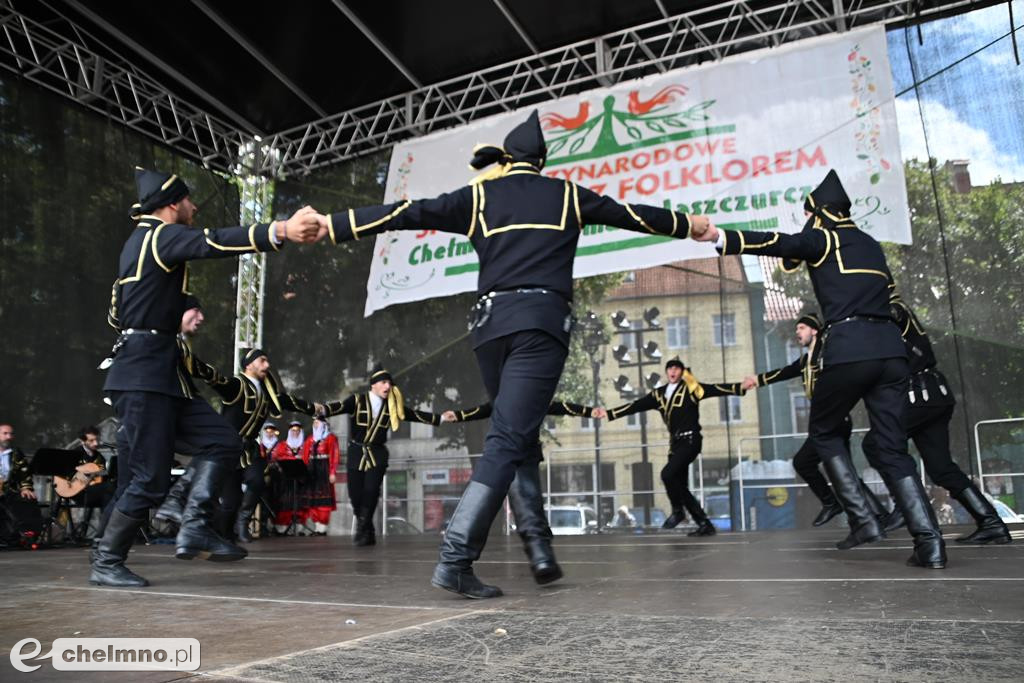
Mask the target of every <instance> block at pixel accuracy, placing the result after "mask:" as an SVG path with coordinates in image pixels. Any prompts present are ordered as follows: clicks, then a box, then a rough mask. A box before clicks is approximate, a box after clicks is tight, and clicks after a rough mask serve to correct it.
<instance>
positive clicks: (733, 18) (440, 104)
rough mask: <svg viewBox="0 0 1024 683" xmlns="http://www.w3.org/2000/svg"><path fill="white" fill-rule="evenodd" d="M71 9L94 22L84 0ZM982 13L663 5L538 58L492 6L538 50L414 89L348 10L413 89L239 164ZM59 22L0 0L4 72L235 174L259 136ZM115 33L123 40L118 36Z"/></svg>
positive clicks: (954, 3) (952, 4)
mask: <svg viewBox="0 0 1024 683" xmlns="http://www.w3.org/2000/svg"><path fill="white" fill-rule="evenodd" d="M67 2H68V3H69V4H70V5H71V6H72V7H74V8H76V9H78V10H79V11H81V12H84V13H87V14H89V10H88V8H87V7H85V6H83V5H82V4H81V3H78V2H76V1H75V0H67ZM335 4H336V5H338V7H339V9H341V10H342V11H345V12H346V16H349V15H350V14H352V13H351V11H350V10H348V8H347V6H346V5H345V4H344V3H342V2H340V0H335ZM977 4H978V3H977V2H976V1H975V0H935V1H933V2H928V3H927V5H926V6H925V3H922V2H919V1H918V0H724V1H723V2H720V3H718V4H715V5H711V6H707V7H699V8H696V9H693V10H690V11H687V12H683V13H681V14H675V15H668V13H667V11H665V9H664V5H662V4H661V3H659V7H660V8H661V9H662V13H663V14H664V15H665V16H664V17H663V18H662V19H659V20H657V21H652V22H648V23H645V24H641V25H637V26H633V27H630V28H628V29H624V30H621V31H616V32H614V33H608V34H606V35H602V36H599V37H597V38H594V39H590V40H584V41H579V42H576V43H572V44H569V45H563V46H561V47H558V48H555V49H551V50H547V51H544V52H538V51H536V48H535V46H534V45H533V43H532V41H530V40H529V36H527V35H525V33H524V31H523V28H522V26H520V25H519V24H518V23H517V22H515V21H514V18H513V17H511V16H510V14H509V13H508V11H507V8H505V6H504V5H503V4H500V3H499V8H501V9H503V14H505V16H506V18H507V19H508V20H509V21H510V24H511V25H512V27H513V28H514V30H516V31H517V32H518V33H519V34H520V35H521V36H523V38H524V41H527V44H529V45H530V47H531V49H532V50H533V54H531V55H529V56H528V57H524V58H522V59H516V60H512V61H508V62H505V63H503V64H498V65H496V66H492V67H490V68H486V69H481V70H478V71H473V72H470V73H465V74H462V75H460V76H457V77H455V78H451V79H449V80H446V81H443V82H440V83H432V84H420V83H419V81H417V80H416V79H415V77H414V76H413V75H412V74H411V73H409V72H408V69H406V68H405V67H404V65H402V64H401V63H400V62H397V58H396V57H395V56H394V55H393V54H392V53H391V52H390V51H388V50H387V48H386V47H385V46H384V44H383V43H382V42H381V41H380V40H379V39H378V38H377V37H376V36H374V35H373V34H372V33H371V32H370V31H369V29H368V28H367V27H366V26H365V25H363V24H362V23H361V22H359V21H358V17H355V15H354V14H352V16H350V17H349V18H350V19H351V20H352V21H353V22H354V23H356V25H357V26H358V27H359V28H360V30H362V31H363V32H364V33H365V34H367V37H368V38H369V39H370V40H371V41H372V42H373V43H374V45H376V46H377V48H378V49H379V50H380V51H381V52H382V53H383V54H384V55H385V56H386V57H388V58H389V59H391V60H392V61H393V62H394V63H395V64H396V67H397V68H399V69H400V70H401V71H402V72H403V73H404V74H406V76H407V78H408V79H409V80H410V83H411V84H412V85H414V88H413V89H412V90H409V91H407V92H405V93H402V94H399V95H395V96H393V97H388V98H385V99H382V100H378V101H376V102H372V103H369V104H365V105H362V106H359V107H355V108H353V109H349V110H346V111H341V112H337V113H333V114H330V115H328V116H323V117H321V118H319V119H316V120H314V121H310V122H309V123H307V124H304V125H301V126H296V127H294V128H290V129H288V130H284V131H280V132H277V133H273V134H269V135H265V136H264V143H265V144H266V145H268V146H269V147H270V148H272V149H274V150H275V151H276V152H278V153H277V154H273V155H269V154H268V155H264V156H262V157H260V159H259V160H258V165H257V166H255V167H247V168H246V172H247V173H253V174H256V175H264V176H268V177H272V178H273V177H282V176H284V175H288V174H303V173H308V172H309V171H311V170H313V169H315V168H320V167H323V166H329V165H331V164H336V163H339V162H341V161H345V160H347V159H351V158H353V157H356V156H359V155H362V154H368V153H371V152H374V151H377V150H379V149H382V148H385V147H388V146H390V145H393V144H394V143H396V142H399V141H401V140H404V139H407V138H411V137H416V136H419V135H424V134H426V133H429V132H432V131H435V130H439V129H442V128H445V127H449V126H457V125H461V124H464V123H467V122H469V121H472V120H475V119H479V118H483V117H485V116H490V115H493V114H497V113H501V112H504V111H511V110H514V109H517V108H520V107H525V106H529V105H533V104H537V103H540V102H544V101H548V100H552V99H555V98H558V97H563V96H565V95H570V94H573V93H576V92H581V91H585V90H588V89H592V88H597V87H607V86H609V85H611V84H614V83H617V82H620V81H622V80H626V79H630V78H638V77H641V76H644V75H647V74H651V73H656V72H664V71H667V70H670V69H675V68H680V67H683V66H687V65H691V64H697V63H701V62H705V61H713V60H718V59H722V58H723V57H726V56H728V55H732V54H738V53H741V52H746V51H750V50H755V49H760V48H765V47H774V46H778V45H781V44H783V43H787V42H791V41H794V40H798V39H801V38H807V37H810V36H814V35H821V34H826V33H833V32H836V31H846V30H849V29H851V28H854V27H857V26H864V25H867V24H870V23H876V22H883V23H885V24H893V23H900V22H904V21H909V20H913V21H918V20H924V19H928V18H929V17H934V16H936V15H939V14H944V13H949V12H954V11H958V10H960V11H962V10H966V9H970V8H973V7H975V6H977ZM93 18H94V20H95V21H98V22H99V21H102V20H101V19H100V18H98V17H95V16H94V17H93ZM61 21H64V22H66V23H67V24H70V25H71V27H72V28H73V33H74V35H75V38H74V39H69V38H67V37H65V35H63V34H61V33H58V32H57V31H55V30H52V29H50V28H48V27H47V26H44V25H43V24H40V23H38V22H35V21H33V20H31V19H29V18H27V17H26V16H24V15H23V14H21V13H19V12H18V11H17V10H16V9H15V8H14V6H13V4H12V0H3V5H2V6H0V27H2V28H3V33H4V40H3V41H2V42H0V66H2V67H4V68H6V69H8V70H10V71H12V72H14V73H16V74H18V75H19V76H20V77H22V78H26V79H28V80H31V81H33V82H34V83H37V84H39V85H41V86H43V87H45V88H47V89H49V90H51V91H53V92H57V93H59V94H61V95H63V96H65V97H68V98H70V99H72V100H74V101H75V102H78V103H79V104H81V105H83V106H86V107H88V108H90V109H92V110H94V111H96V112H99V113H100V114H103V115H104V116H107V117H109V118H111V119H113V120H115V121H117V122H119V123H122V124H124V125H126V126H128V127H130V128H132V129H133V130H136V131H138V132H140V133H142V134H144V135H146V136H148V137H150V138H153V139H155V140H158V141H160V142H162V143H163V144H165V145H167V146H169V147H172V148H173V149H175V150H176V151H178V152H179V153H181V154H183V155H185V156H187V157H189V158H191V159H195V160H197V161H199V162H201V163H202V164H203V165H204V166H207V167H209V168H214V169H217V170H221V171H226V172H233V171H234V169H236V168H237V167H239V165H240V164H245V163H246V160H245V159H243V158H242V156H241V155H240V152H239V150H240V149H242V148H243V147H244V146H245V144H246V143H247V142H248V141H250V140H252V139H253V138H254V136H255V135H256V131H255V129H254V128H253V127H252V126H251V125H250V124H248V122H246V121H245V120H244V119H242V118H241V117H240V116H239V115H238V114H237V113H235V112H232V111H230V110H229V109H227V108H226V107H224V106H223V105H222V104H221V103H219V102H218V100H217V98H216V96H215V95H213V94H211V93H207V92H205V91H202V90H200V89H199V88H198V87H197V86H195V85H191V86H189V87H190V88H191V89H192V91H193V92H192V95H193V96H194V99H193V100H189V99H187V98H185V97H183V96H181V95H180V94H175V93H172V92H171V91H170V90H169V89H168V88H166V87H164V86H163V85H161V83H160V82H159V81H158V80H157V79H155V78H153V77H150V76H148V75H147V74H145V73H143V72H142V71H141V70H140V69H139V68H137V67H136V66H134V65H133V64H132V63H131V62H130V61H129V60H127V59H124V58H122V57H119V56H117V55H116V54H115V53H113V52H112V51H111V50H110V49H109V47H107V46H106V45H103V44H101V43H100V41H99V40H98V39H96V38H93V37H92V36H90V35H89V34H88V32H87V31H85V30H84V29H82V28H80V27H77V26H76V25H75V24H74V22H73V21H72V20H71V19H69V18H67V17H61ZM107 29H108V30H110V31H116V29H114V28H113V27H107ZM118 37H119V38H120V39H121V40H122V41H125V42H127V43H130V41H131V38H130V37H128V36H125V35H123V34H119V35H118ZM152 59H155V58H152ZM152 59H151V61H152ZM162 70H163V71H164V72H165V73H168V74H171V75H174V73H175V72H174V70H173V68H172V67H171V66H170V65H162ZM289 84H290V82H289ZM290 85H292V84H290ZM292 87H294V86H293V85H292ZM307 99H308V98H307ZM197 100H199V101H202V102H204V103H207V104H211V106H213V107H214V108H215V109H217V110H218V111H220V112H221V114H222V115H223V116H222V117H218V116H216V115H214V114H211V113H209V112H208V111H206V109H204V107H203V106H200V105H198V104H196V103H195V102H196V101H197ZM226 119H227V120H230V121H231V123H229V122H228V121H227V120H226Z"/></svg>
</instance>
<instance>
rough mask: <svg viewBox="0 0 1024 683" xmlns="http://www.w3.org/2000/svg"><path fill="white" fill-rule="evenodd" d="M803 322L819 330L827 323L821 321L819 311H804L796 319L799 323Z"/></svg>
mask: <svg viewBox="0 0 1024 683" xmlns="http://www.w3.org/2000/svg"><path fill="white" fill-rule="evenodd" d="M801 323H803V324H804V325H807V327H810V328H812V329H815V330H818V331H819V332H821V328H823V327H824V326H825V324H824V323H823V322H821V317H819V316H818V314H817V313H804V314H803V315H802V316H800V318H799V319H797V321H796V324H797V325H799V324H801Z"/></svg>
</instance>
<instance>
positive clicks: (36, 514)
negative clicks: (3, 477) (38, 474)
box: [0, 487, 43, 543]
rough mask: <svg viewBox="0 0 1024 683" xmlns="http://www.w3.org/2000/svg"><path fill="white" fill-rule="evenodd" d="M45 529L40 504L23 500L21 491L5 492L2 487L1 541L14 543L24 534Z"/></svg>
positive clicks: (0, 489) (0, 500) (26, 499)
mask: <svg viewBox="0 0 1024 683" xmlns="http://www.w3.org/2000/svg"><path fill="white" fill-rule="evenodd" d="M42 529H43V515H42V513H41V512H40V511H39V503H38V502H36V501H35V500H32V499H29V498H22V497H21V492H20V491H3V489H2V487H0V540H2V541H6V542H8V543H13V542H16V541H17V540H18V538H19V537H20V536H21V534H22V533H24V532H26V531H34V532H35V533H36V535H37V538H38V534H40V533H41V532H42Z"/></svg>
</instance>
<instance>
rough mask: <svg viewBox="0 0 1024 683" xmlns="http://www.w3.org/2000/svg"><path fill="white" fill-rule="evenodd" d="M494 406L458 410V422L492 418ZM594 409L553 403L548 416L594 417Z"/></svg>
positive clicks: (456, 413)
mask: <svg viewBox="0 0 1024 683" xmlns="http://www.w3.org/2000/svg"><path fill="white" fill-rule="evenodd" d="M493 410H494V406H493V405H492V404H491V402H490V401H488V402H487V403H482V404H481V405H478V406H477V407H475V408H467V409H464V410H456V411H454V412H455V421H456V422H472V421H473V420H485V419H487V418H489V417H490V416H491V412H492V411H493ZM593 413H594V408H593V407H592V406H584V405H580V404H579V403H570V402H569V401H552V402H551V405H550V406H548V413H547V414H548V415H571V416H573V417H593Z"/></svg>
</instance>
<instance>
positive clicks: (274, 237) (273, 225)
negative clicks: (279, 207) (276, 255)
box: [270, 221, 284, 246]
mask: <svg viewBox="0 0 1024 683" xmlns="http://www.w3.org/2000/svg"><path fill="white" fill-rule="evenodd" d="M277 223H278V221H274V222H273V223H271V224H270V241H271V242H273V243H274V245H276V246H280V245H282V244H284V240H281V239H278V238H277Z"/></svg>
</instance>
